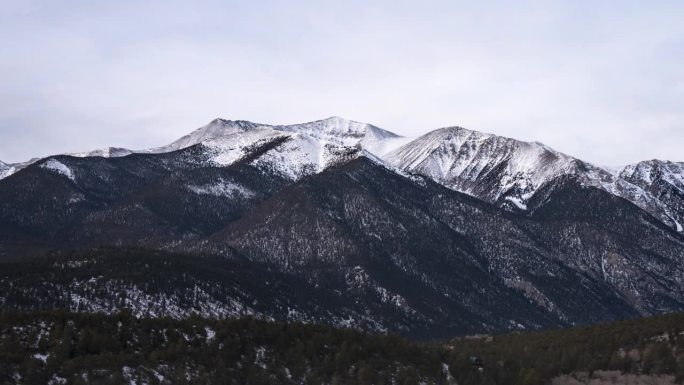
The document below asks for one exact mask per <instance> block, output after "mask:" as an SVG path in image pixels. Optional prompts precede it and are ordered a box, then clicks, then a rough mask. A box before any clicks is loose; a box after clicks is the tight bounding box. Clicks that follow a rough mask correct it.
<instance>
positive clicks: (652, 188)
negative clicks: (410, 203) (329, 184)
mask: <svg viewBox="0 0 684 385" xmlns="http://www.w3.org/2000/svg"><path fill="white" fill-rule="evenodd" d="M383 159H384V160H385V161H387V162H388V163H390V164H392V165H394V166H396V167H398V168H401V169H403V170H405V171H408V172H412V173H416V174H420V175H424V176H427V177H430V178H432V179H433V180H435V181H437V182H439V183H441V184H443V185H444V186H446V187H449V188H451V189H454V190H457V191H461V192H464V193H467V194H470V195H472V196H475V197H477V198H480V199H483V200H486V201H489V202H492V203H495V204H498V205H500V206H502V207H505V208H508V209H511V210H523V211H524V210H527V202H528V200H529V199H530V198H531V197H532V196H533V195H534V193H535V192H536V191H537V190H538V189H539V188H540V187H541V186H542V185H544V184H545V183H548V182H551V181H552V180H554V179H555V178H557V177H559V176H562V175H572V176H574V177H576V178H577V179H578V180H579V181H580V182H582V183H583V184H586V185H589V186H594V187H598V188H602V189H604V190H606V191H608V192H610V193H612V194H614V195H617V196H620V197H623V198H625V199H627V200H629V201H631V202H632V203H634V204H636V205H637V206H639V207H641V208H642V209H644V210H646V211H648V212H649V213H651V214H652V215H654V216H656V217H657V218H659V219H660V220H661V221H663V222H664V223H665V224H667V225H669V226H671V227H673V228H675V229H677V230H678V231H682V225H681V223H682V222H684V194H683V191H684V189H683V188H682V187H683V186H684V183H683V181H684V170H683V169H684V167H682V164H681V163H673V162H656V163H653V161H651V162H642V163H639V164H637V165H633V166H627V167H626V168H624V169H623V170H622V171H617V172H616V171H610V170H607V169H604V168H601V167H598V166H594V165H592V164H589V163H586V162H583V161H581V160H579V159H576V158H573V157H571V156H568V155H566V154H563V153H560V152H558V151H555V150H553V149H551V148H549V147H548V146H545V145H544V144H541V143H538V142H523V141H519V140H515V139H510V138H505V137H501V136H496V135H492V134H486V133H481V132H477V131H472V130H467V129H464V128H461V127H447V128H442V129H438V130H435V131H432V132H429V133H427V134H425V135H423V136H421V137H419V138H418V139H416V140H414V141H412V142H410V143H408V144H406V145H404V146H402V147H400V148H398V149H396V150H394V151H392V152H390V153H388V154H386V155H385V156H384V157H383ZM656 181H658V182H657V183H656Z"/></svg>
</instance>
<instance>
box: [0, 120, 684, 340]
mask: <svg viewBox="0 0 684 385" xmlns="http://www.w3.org/2000/svg"><path fill="white" fill-rule="evenodd" d="M2 167H4V170H5V171H1V170H0V172H4V173H5V174H7V176H6V177H5V178H3V179H1V180H0V265H1V266H2V268H1V269H0V274H1V275H0V289H1V290H0V303H2V305H3V309H5V310H22V311H37V310H51V309H58V308H66V309H70V310H79V311H87V312H95V311H97V312H106V313H115V312H118V311H119V310H120V309H122V308H127V309H130V310H131V311H132V312H133V313H134V314H136V315H138V316H170V317H173V318H183V317H187V316H189V315H191V314H199V315H202V316H206V317H238V316H245V315H251V316H255V317H262V318H266V319H274V320H282V321H304V322H313V323H321V324H329V325H333V326H349V327H356V328H362V329H365V330H370V331H375V332H394V333H399V334H403V335H406V336H411V337H418V338H443V337H449V336H453V335H458V334H468V333H482V332H501V331H506V330H522V329H539V328H549V327H561V326H568V325H577V324H591V323H597V322H602V321H608V320H614V319H623V318H631V317H637V316H645V315H654V314H659V313H667V312H674V311H684V235H683V234H682V228H681V223H684V165H683V164H682V163H674V162H664V161H648V162H642V163H639V164H637V165H632V166H627V167H625V168H624V169H623V170H620V171H609V170H605V169H602V168H600V167H597V166H593V165H591V164H589V163H586V162H583V161H581V160H578V159H575V158H572V157H570V156H568V155H565V154H561V153H558V152H556V151H554V150H552V149H550V148H548V147H546V146H544V145H542V144H539V143H526V142H520V141H516V140H514V139H508V138H502V137H497V136H494V135H489V134H482V133H478V132H475V131H470V130H466V129H462V128H447V129H440V130H436V131H433V132H430V133H428V134H426V135H424V136H422V137H419V138H417V139H414V140H410V139H407V138H403V137H400V136H398V135H395V134H393V133H391V132H389V131H386V130H383V129H380V128H378V127H375V126H372V125H368V124H363V123H357V122H352V121H348V120H345V119H342V118H330V119H325V120H321V121H316V122H311V123H304V124H298V125H290V126H273V125H263V124H256V123H251V122H245V121H228V120H222V119H217V120H214V121H212V122H211V123H210V124H209V125H207V126H205V127H202V128H200V129H198V130H196V131H194V132H193V133H191V134H189V135H187V136H185V137H183V138H181V139H179V140H178V141H176V142H174V143H172V144H170V145H168V146H165V147H160V148H155V149H149V150H141V151H131V150H126V149H120V148H109V149H102V150H96V151H94V152H91V153H83V154H75V155H57V156H52V157H48V158H44V159H40V160H37V161H34V162H31V163H29V164H25V165H22V166H21V167H18V166H15V165H4V164H3V165H2ZM11 167H13V168H12V171H11V172H9V171H7V170H10V168H11Z"/></svg>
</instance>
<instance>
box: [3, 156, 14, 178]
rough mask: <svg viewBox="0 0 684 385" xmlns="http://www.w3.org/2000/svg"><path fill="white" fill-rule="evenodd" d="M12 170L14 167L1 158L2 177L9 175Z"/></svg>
mask: <svg viewBox="0 0 684 385" xmlns="http://www.w3.org/2000/svg"><path fill="white" fill-rule="evenodd" d="M11 172H12V167H11V166H10V165H9V164H7V163H5V162H3V161H1V160H0V179H2V178H4V177H6V176H9V175H10V173H11Z"/></svg>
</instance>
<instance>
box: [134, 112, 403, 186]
mask: <svg viewBox="0 0 684 385" xmlns="http://www.w3.org/2000/svg"><path fill="white" fill-rule="evenodd" d="M406 141H407V139H406V138H403V137H401V136H399V135H396V134H394V133H392V132H389V131H386V130H383V129H381V128H378V127H375V126H373V125H370V124H366V123H359V122H355V121H351V120H347V119H343V118H340V117H331V118H328V119H323V120H317V121H314V122H309V123H302V124H293V125H268V124H259V123H252V122H248V121H244V120H235V121H234V120H225V119H215V120H213V121H211V122H210V123H209V124H208V125H206V126H204V127H201V128H199V129H197V130H195V131H193V132H192V133H190V134H188V135H186V136H184V137H182V138H180V139H178V140H176V141H175V142H173V143H171V144H169V145H167V146H163V147H159V148H155V149H151V150H147V151H146V152H149V153H167V152H171V151H176V150H180V149H183V148H188V147H190V146H194V145H200V146H202V147H203V148H204V149H205V151H206V152H207V153H208V154H210V155H211V156H210V161H211V162H212V163H214V164H216V165H220V166H228V165H230V164H233V163H235V162H238V161H241V160H244V159H245V158H246V157H250V158H253V159H250V162H251V163H252V164H254V165H257V166H259V167H262V168H270V169H272V170H275V171H278V172H280V174H281V175H283V176H285V177H286V178H288V179H291V180H297V179H299V178H301V177H302V176H305V175H310V174H313V173H318V172H321V171H323V170H324V169H325V168H327V167H330V166H331V165H334V164H337V163H339V162H341V161H345V160H349V159H351V158H354V157H356V156H359V155H360V154H363V153H364V152H367V153H370V154H371V155H374V156H381V155H384V154H385V153H386V152H388V151H390V150H391V149H393V148H396V147H398V146H399V145H401V144H403V143H405V142H406ZM268 144H272V145H270V146H267V145H268ZM264 146H266V147H268V149H267V150H266V151H263V153H261V154H259V156H258V157H252V151H253V150H254V149H255V148H263V147H264Z"/></svg>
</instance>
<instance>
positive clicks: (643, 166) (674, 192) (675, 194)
mask: <svg viewBox="0 0 684 385" xmlns="http://www.w3.org/2000/svg"><path fill="white" fill-rule="evenodd" d="M619 177H620V180H623V181H625V182H626V183H629V184H630V185H631V186H636V187H637V188H639V189H640V190H641V191H643V192H644V193H645V194H644V195H646V196H648V197H653V199H652V201H651V202H648V203H650V204H655V205H657V206H659V208H660V209H661V211H662V216H664V217H665V218H664V219H663V221H664V222H666V223H668V221H667V218H669V219H670V220H671V223H668V224H671V225H674V227H675V228H676V229H677V231H680V232H681V231H683V230H684V229H683V228H682V227H683V225H684V162H670V161H662V160H655V159H654V160H648V161H643V162H639V163H637V164H632V165H628V166H626V167H625V168H623V169H622V170H621V171H620V173H619Z"/></svg>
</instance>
